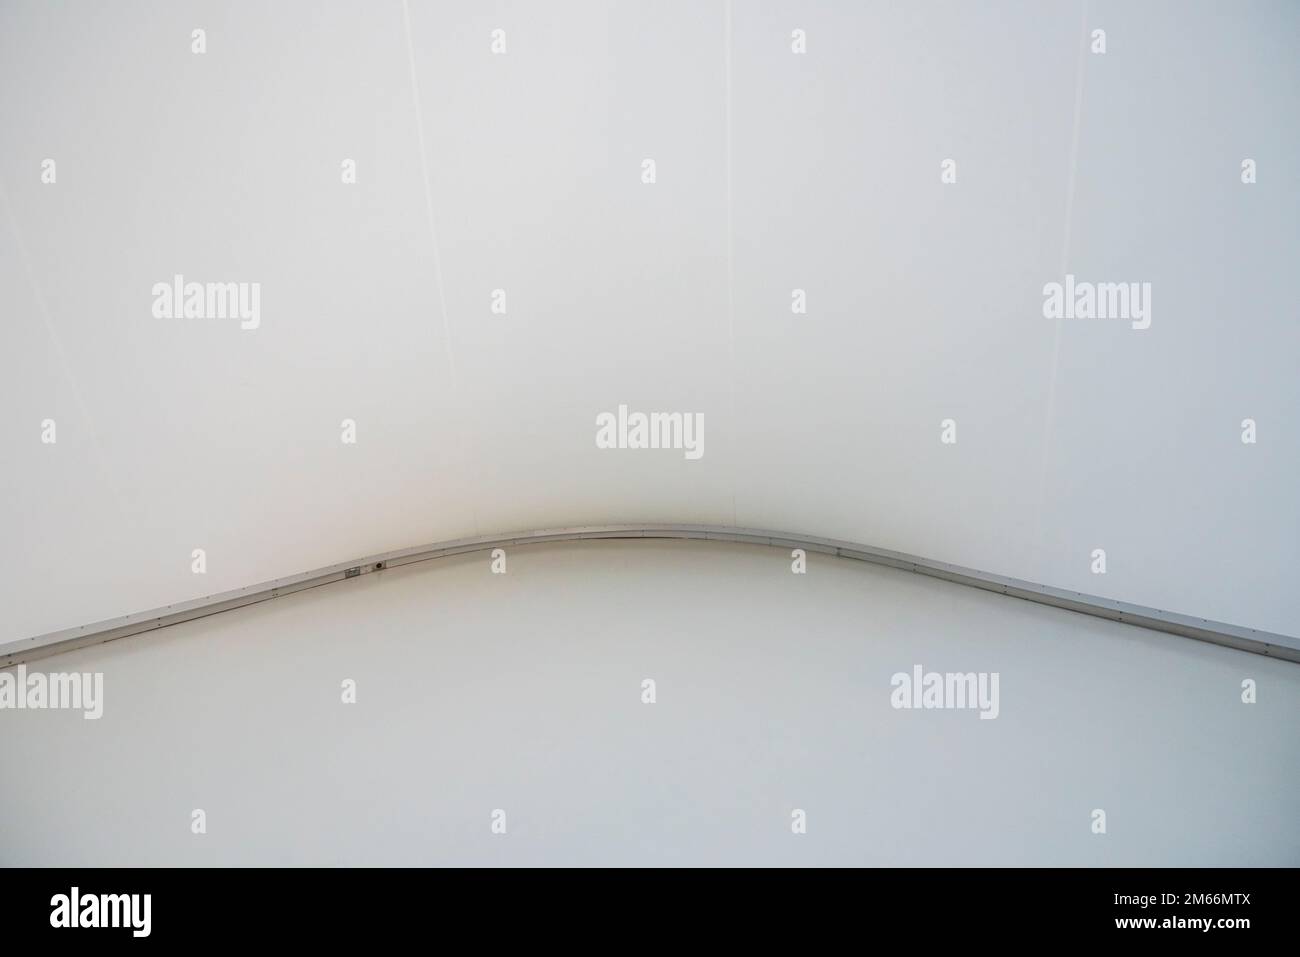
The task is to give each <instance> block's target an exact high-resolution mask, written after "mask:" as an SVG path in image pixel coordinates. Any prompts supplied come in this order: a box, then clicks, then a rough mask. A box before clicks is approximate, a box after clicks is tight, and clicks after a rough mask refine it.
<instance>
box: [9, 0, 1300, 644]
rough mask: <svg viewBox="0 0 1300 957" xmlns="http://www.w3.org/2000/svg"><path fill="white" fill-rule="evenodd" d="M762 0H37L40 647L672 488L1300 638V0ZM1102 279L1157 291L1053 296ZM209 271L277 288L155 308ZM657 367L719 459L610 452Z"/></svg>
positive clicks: (611, 511)
mask: <svg viewBox="0 0 1300 957" xmlns="http://www.w3.org/2000/svg"><path fill="white" fill-rule="evenodd" d="M733 7H734V8H733V10H732V14H731V18H730V22H731V36H730V38H728V37H727V36H726V34H725V30H724V24H725V22H726V19H725V17H724V6H723V4H721V3H698V2H694V0H662V2H655V3H626V4H607V3H598V2H574V3H547V4H534V3H517V4H500V5H490V4H483V3H479V2H471V0H464V2H450V3H446V2H439V3H432V4H430V3H419V2H415V3H412V4H411V12H410V31H409V35H408V31H407V28H406V22H405V20H404V17H403V12H402V7H401V5H400V4H399V3H374V2H369V0H367V2H364V3H363V2H354V3H342V2H339V3H330V4H326V5H321V4H316V3H306V2H286V3H277V4H274V5H266V4H261V3H233V4H228V3H220V4H217V3H211V4H209V3H194V4H166V5H162V6H159V5H156V4H145V3H114V4H112V5H104V4H95V3H74V4H68V5H58V6H53V5H50V4H47V3H44V2H39V3H38V2H9V3H6V4H4V6H3V9H0V190H2V192H3V195H4V197H5V199H4V203H3V205H2V207H0V310H3V314H2V316H0V337H2V338H0V404H2V405H3V408H4V409H5V414H4V415H3V416H0V449H2V450H3V468H0V538H2V539H3V541H4V543H5V547H4V548H3V549H0V608H3V615H2V616H0V629H2V630H0V640H7V639H16V638H22V637H26V636H29V635H33V634H37V633H41V632H45V631H50V630H54V629H58V628H62V627H66V626H70V625H78V624H81V623H84V622H88V621H92V620H96V619H100V618H106V617H111V616H115V615H119V614H125V613H130V612H134V611H137V610H140V609H143V608H149V607H153V606H157V605H162V604H166V603H168V602H173V601H182V600H185V599H188V598H192V597H196V596H201V595H205V594H209V593H213V592H217V591H222V590H225V589H229V588H233V587H238V586H241V585H245V584H249V583H251V582H256V581H262V580H266V579H269V578H275V577H279V576H283V575H288V574H293V573H295V572H298V571H301V570H302V569H305V568H311V567H317V566H320V565H325V564H329V563H332V562H335V561H341V560H344V559H347V558H349V557H352V556H355V555H361V554H367V553H373V552H378V551H383V550H386V549H391V548H398V547H402V546H406V545H414V544H417V543H420V542H427V541H436V540H440V539H447V538H453V537H456V536H459V535H468V534H475V533H478V532H488V531H504V530H509V529H515V528H529V527H543V526H556V525H573V524H584V523H598V522H638V521H643V522H654V521H665V522H667V521H672V522H690V521H699V522H717V523H727V524H732V523H734V524H740V525H749V526H756V527H774V528H794V529H800V530H803V531H806V532H808V533H810V534H821V535H826V536H834V537H841V538H846V539H852V540H857V541H863V542H868V543H871V544H874V545H878V546H880V547H885V548H896V549H899V550H903V551H908V552H912V553H916V554H922V555H927V556H931V557H934V558H936V559H939V560H944V561H950V562H955V563H959V564H964V565H970V566H973V567H978V568H983V569H987V570H989V571H992V572H997V573H1002V574H1008V575H1015V576H1018V577H1022V578H1027V579H1030V580H1034V581H1041V582H1044V583H1048V584H1053V585H1057V586H1060V587H1065V588H1075V589H1078V590H1081V591H1088V592H1094V593H1099V594H1102V595H1105V596H1108V597H1112V598H1117V599H1122V600H1127V601H1132V602H1136V603H1139V604H1145V605H1150V606H1152V607H1157V608H1165V609H1170V610H1175V611H1179V612H1184V613H1187V614H1192V615H1202V616H1205V617H1208V618H1213V619H1218V620H1223V621H1229V622H1234V623H1238V624H1242V625H1247V626H1253V627H1258V628H1263V629H1268V630H1273V631H1279V632H1284V633H1289V634H1297V633H1300V589H1296V588H1295V587H1294V582H1293V578H1294V570H1295V569H1296V568H1297V567H1300V496H1298V495H1297V494H1296V487H1297V483H1296V476H1297V474H1300V440H1297V435H1298V434H1300V420H1298V416H1300V377H1297V376H1296V375H1295V368H1294V364H1295V356H1296V355H1298V354H1300V325H1297V323H1296V315H1295V296H1294V276H1293V274H1294V264H1295V262H1296V261H1297V260H1298V259H1300V236H1298V235H1297V230H1296V223H1297V222H1300V178H1298V177H1300V173H1298V169H1297V165H1296V162H1295V157H1296V156H1298V155H1300V129H1298V128H1297V125H1296V124H1295V123H1294V117H1295V115H1296V114H1297V108H1296V107H1297V101H1298V99H1300V96H1298V91H1300V61H1297V59H1296V57H1295V56H1294V49H1293V47H1294V39H1295V36H1296V31H1297V26H1298V25H1300V24H1298V18H1300V10H1298V8H1297V7H1296V5H1295V4H1293V3H1287V2H1280V3H1252V4H1248V5H1242V6H1238V7H1234V8H1233V9H1232V10H1227V9H1226V8H1224V7H1222V6H1221V5H1219V4H1212V3H1190V4H1189V3H1172V2H1171V3H1164V2H1152V3H1143V4H1137V5H1135V4H1112V3H1092V4H1089V5H1088V6H1087V8H1086V9H1087V14H1086V16H1085V14H1084V9H1085V8H1084V7H1083V5H1082V4H1081V3H1073V2H1071V3H1039V2H1025V3H1011V2H1002V3H996V4H992V5H980V6H976V5H971V4H968V3H935V4H925V5H918V4H911V3H907V4H903V3H897V4H895V3H882V4H861V3H842V4H823V3H783V4H763V3H736V4H734V5H733ZM1093 25H1097V26H1102V27H1104V28H1105V29H1106V30H1107V34H1108V46H1109V49H1108V52H1107V53H1106V55H1105V56H1093V55H1090V54H1089V55H1086V56H1084V57H1083V59H1082V61H1080V57H1079V51H1080V49H1081V44H1082V43H1083V42H1084V39H1085V36H1086V32H1087V30H1088V28H1090V27H1091V26H1093ZM200 26H201V27H203V28H204V29H206V30H207V33H208V52H207V53H206V54H204V55H202V56H195V55H193V54H192V53H191V52H190V31H191V30H192V29H193V28H195V27H200ZM795 27H799V28H802V29H805V30H806V31H807V34H808V37H809V41H808V42H809V47H808V49H809V52H808V54H807V55H805V56H794V55H792V54H791V53H790V50H789V36H790V31H791V30H792V29H793V28H795ZM495 28H501V29H505V30H506V32H507V36H508V41H509V53H508V54H507V55H505V56H493V55H492V54H491V53H490V40H491V38H490V32H491V30H493V29H495ZM408 42H409V48H410V50H411V51H412V53H413V57H410V58H408ZM728 46H729V48H730V50H731V54H730V71H731V75H730V82H728V78H727V75H726V64H727V62H728V60H727V57H726V56H725V55H724V54H725V51H726V49H727V48H728ZM412 59H413V61H414V70H413V73H414V86H413V77H412ZM1081 62H1082V72H1081V73H1080V63H1081ZM1080 82H1082V87H1080V86H1079V85H1078V84H1079V83H1080ZM728 89H730V96H731V100H730V109H728V106H727V97H726V93H727V90H728ZM1080 90H1082V92H1080ZM417 91H418V103H419V109H418V110H417V108H416V103H417V96H416V93H417ZM1076 103H1079V104H1081V106H1080V111H1079V112H1078V114H1077V116H1076V111H1075V107H1076ZM417 124H418V126H417ZM1076 129H1077V131H1078V134H1077V143H1078V146H1077V151H1076V152H1074V153H1072V144H1073V143H1074V142H1075V131H1076ZM421 133H422V136H423V139H424V144H425V149H424V156H423V160H422V159H421V151H420V147H419V140H420V135H421ZM728 135H730V142H731V148H730V163H729V164H728V161H727V157H728V149H727V142H728ZM1246 156H1250V157H1254V158H1255V159H1256V160H1257V161H1258V163H1259V171H1260V172H1259V182H1258V183H1257V184H1256V185H1254V186H1243V185H1242V184H1241V183H1240V181H1239V170H1240V162H1241V159H1242V158H1243V157H1246ZM47 157H52V158H54V159H56V160H57V162H58V174H59V178H58V183H57V184H56V185H53V186H47V185H43V184H42V183H41V182H40V179H39V177H40V163H41V161H42V160H43V159H44V158H47ZM345 157H350V158H353V159H355V160H356V161H357V164H358V176H359V180H358V183H357V184H356V185H354V186H345V185H342V184H341V183H340V177H339V169H340V165H339V164H340V163H341V161H342V160H343V159H344V158H345ZM646 157H653V158H654V159H655V160H656V162H657V164H658V182H657V183H656V184H655V185H654V186H652V187H651V186H645V185H642V184H641V183H640V181H639V176H640V164H641V161H642V159H643V158H646ZM947 157H953V158H955V159H956V160H957V161H958V171H959V177H958V183H957V184H956V185H953V186H944V185H942V184H941V183H940V182H939V163H940V162H941V161H942V160H943V159H945V158H947ZM1071 171H1073V177H1072V175H1071ZM426 182H427V184H428V189H429V190H430V195H431V197H432V208H433V228H432V229H431V224H430V217H429V215H428V211H427V206H426V202H425V195H426V194H425V189H426ZM1071 182H1073V183H1074V187H1073V191H1071V188H1070V184H1071ZM728 196H730V197H731V201H730V203H728ZM1067 210H1068V211H1069V214H1068V223H1067ZM1067 227H1068V228H1067ZM435 231H436V239H437V244H436V247H435V243H434V236H435ZM729 250H730V251H731V254H730V260H729V255H728V251H729ZM435 254H436V259H437V261H438V262H439V264H440V266H441V283H438V282H436V281H435V278H436V277H435V273H434V263H435ZM729 262H730V265H729ZM1064 271H1070V272H1074V273H1076V274H1078V275H1079V276H1080V277H1081V278H1084V279H1091V280H1097V281H1149V282H1152V283H1153V285H1154V293H1153V300H1154V316H1153V324H1152V327H1151V329H1149V330H1147V331H1145V332H1135V331H1132V330H1130V329H1128V328H1127V326H1126V324H1124V323H1122V322H1119V323H1115V322H1077V323H1072V322H1066V323H1063V324H1061V325H1060V327H1059V329H1058V328H1057V326H1056V324H1054V323H1053V322H1051V321H1050V320H1046V319H1044V318H1043V316H1042V312H1041V307H1042V294H1041V289H1042V286H1043V284H1044V283H1046V282H1049V281H1057V280H1060V279H1061V276H1062V273H1063V272H1064ZM177 272H180V273H183V274H185V275H186V276H187V277H189V278H192V279H196V280H200V281H226V280H229V281H247V282H253V281H256V282H260V283H262V289H263V295H262V324H261V327H260V328H259V329H257V330H256V331H241V330H239V329H238V328H236V327H235V326H234V325H233V324H232V323H228V322H227V323H222V322H219V321H218V322H208V321H186V320H160V319H155V318H153V317H152V315H151V312H150V307H151V302H152V300H151V294H150V289H151V286H152V284H153V283H155V282H158V281H160V280H167V279H169V278H170V277H171V276H172V275H173V274H175V273H177ZM495 288H504V289H506V290H507V292H508V297H509V298H508V303H509V312H508V315H507V316H504V317H500V316H493V315H491V313H490V312H489V302H490V294H491V291H492V290H493V289H495ZM793 288H804V289H806V290H807V291H808V297H809V298H808V301H809V313H808V315H806V316H794V315H791V314H790V311H789V303H790V290H791V289H793ZM729 303H730V306H729ZM444 313H445V315H444ZM445 330H446V331H445ZM448 333H449V334H448ZM1058 337H1059V338H1058ZM1053 384H1054V385H1053ZM621 402H622V403H627V404H629V405H631V406H632V407H633V408H641V409H652V410H653V409H662V410H680V411H691V412H702V413H704V415H705V417H706V421H707V429H706V432H707V439H706V444H707V450H706V454H705V457H704V458H703V459H702V460H700V461H698V462H687V461H684V460H683V459H682V457H681V456H680V454H674V453H671V452H663V453H645V454H641V453H621V452H610V451H600V450H597V449H596V448H595V445H594V442H593V435H594V420H595V416H596V414H597V413H598V412H601V411H605V410H610V409H613V408H615V407H616V406H617V405H618V404H619V403H621ZM947 417H952V418H955V419H956V420H957V422H958V430H959V431H958V436H959V441H958V444H957V445H956V446H943V445H941V444H940V443H939V441H938V437H939V423H940V421H941V420H942V419H944V418H947ZM1246 417H1252V418H1254V419H1256V420H1257V422H1258V423H1259V443H1258V444H1257V445H1255V446H1243V445H1242V444H1241V442H1240V441H1239V434H1240V426H1239V423H1240V421H1241V420H1242V419H1243V418H1246ZM45 418H54V419H55V420H57V422H58V429H59V442H58V444H57V445H55V446H47V445H42V444H41V443H40V441H39V437H40V431H41V429H40V423H41V421H42V420H43V419H45ZM344 418H353V419H355V420H356V422H357V424H358V436H359V441H358V444H357V445H355V446H345V445H342V444H341V443H340V441H339V423H340V421H341V420H342V419H344ZM195 548H204V549H206V550H207V555H208V572H207V574H206V576H202V577H200V576H196V575H193V574H192V573H191V571H190V562H191V558H190V555H191V552H192V550H193V549H195ZM1094 548H1105V549H1106V550H1107V555H1108V573H1107V574H1106V575H1105V576H1094V575H1092V574H1090V572H1089V564H1090V554H1091V552H1092V550H1093V549H1094Z"/></svg>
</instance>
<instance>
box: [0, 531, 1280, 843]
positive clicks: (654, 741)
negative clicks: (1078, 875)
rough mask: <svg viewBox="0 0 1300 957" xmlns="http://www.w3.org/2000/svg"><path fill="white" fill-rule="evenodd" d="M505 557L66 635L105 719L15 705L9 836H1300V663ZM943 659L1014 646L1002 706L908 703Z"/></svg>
mask: <svg viewBox="0 0 1300 957" xmlns="http://www.w3.org/2000/svg"><path fill="white" fill-rule="evenodd" d="M508 562H509V564H508V572H507V574H505V575H493V574H492V573H491V572H490V570H489V560H488V556H485V555H476V556H468V557H464V558H452V559H447V560H445V561H441V562H438V563H429V564H422V565H415V566H408V567H406V568H399V569H393V570H390V571H385V572H382V573H379V574H376V575H370V576H365V577H363V578H359V579H356V580H354V581H350V582H345V583H340V584H337V585H330V586H326V587H324V588H321V589H316V590H314V591H312V592H307V593H302V594H299V595H295V596H291V597H288V598H284V599H281V600H279V601H276V602H272V603H268V604H264V605H259V606H255V607H251V608H245V609H241V610H239V611H235V612H231V613H230V614H226V615H221V616H217V617H214V618H209V619H205V620H203V621H198V622H192V623H189V624H185V625H178V626H176V627H173V628H168V629H166V630H164V631H162V632H159V633H156V634H153V635H148V636H140V637H138V638H133V639H130V640H129V641H123V642H116V643H111V644H107V645H102V646H98V647H96V648H94V649H86V650H83V651H78V652H73V653H70V654H68V655H64V656H61V657H60V658H58V659H53V660H52V661H47V662H43V663H42V665H43V666H50V665H52V664H53V662H57V667H58V668H60V669H62V670H74V669H75V670H91V671H102V672H103V673H104V675H105V678H104V680H105V689H104V696H105V706H104V716H103V718H101V719H100V720H98V721H86V720H83V719H82V717H81V716H80V714H77V713H71V712H48V711H47V712H33V711H23V712H16V711H5V712H0V768H3V769H4V775H5V781H4V787H2V788H0V863H6V864H104V865H109V864H232V865H233V864H462V865H476V864H668V863H675V864H900V865H912V864H952V865H964V864H1044V865H1062V864H1077V865H1102V864H1120V865H1179V864H1189V865H1190V864H1206V865H1260V864H1271V865H1292V866H1294V865H1295V864H1297V863H1300V830H1298V829H1297V824H1296V817H1295V813H1294V810H1295V809H1294V800H1293V795H1294V794H1295V793H1296V792H1297V790H1298V789H1300V740H1298V739H1297V737H1296V735H1295V733H1294V720H1293V718H1294V715H1295V713H1296V709H1297V706H1298V705H1300V669H1297V668H1296V667H1295V666H1294V665H1291V664H1288V663H1285V662H1279V661H1273V660H1269V659H1266V658H1262V657H1259V656H1256V655H1248V654H1243V653H1240V652H1233V651H1229V650H1227V649H1223V648H1217V647H1214V646H1211V645H1207V644H1203V643H1201V642H1193V641H1183V640H1174V639H1170V638H1168V637H1167V636H1162V635H1154V634H1150V633H1146V632H1143V631H1141V630H1139V629H1134V628H1131V627H1127V626H1122V625H1116V624H1111V623H1108V622H1102V621H1098V620H1096V619H1091V618H1086V617H1083V616H1080V615H1074V614H1070V613H1068V612H1064V611H1059V610H1056V609H1051V608H1045V607H1041V606H1035V605H1031V604H1028V603H1026V602H1019V601H1014V600H1010V599H1006V598H1002V597H999V596H996V595H990V594H986V593H982V592H979V591H976V590H973V589H970V588H963V587H960V586H956V585H950V584H947V583H943V582H938V581H933V580H928V579H923V578H920V577H918V576H916V575H912V574H909V573H906V572H896V571H892V570H889V569H882V568H877V567H872V566H867V565H863V564H862V563H859V562H850V561H845V560H840V559H833V558H829V557H825V556H819V555H810V556H809V567H808V573H807V574H806V575H803V576H796V575H792V574H791V573H790V566H789V559H788V557H787V556H786V555H784V554H783V553H782V552H780V551H778V550H776V549H771V548H766V547H757V546H742V545H722V544H716V543H703V542H694V543H684V542H651V541H639V542H629V543H613V542H582V543H568V544H561V545H537V546H529V547H527V548H520V549H514V550H512V551H511V552H510V553H509V556H508ZM914 664H921V665H923V666H924V667H925V668H926V669H927V670H938V671H997V672H999V674H1000V714H999V717H998V718H997V719H996V720H991V721H990V720H980V719H979V718H978V716H977V713H976V712H974V711H896V710H894V709H893V708H891V707H890V704H889V695H890V691H891V688H890V678H891V676H892V675H893V674H894V673H895V672H898V671H908V670H910V669H911V667H912V666H913V665H914ZM646 677H652V678H654V679H655V680H656V682H657V691H658V702H657V703H656V704H654V705H650V706H648V705H643V704H641V703H640V700H639V698H640V690H641V686H640V682H641V680H642V679H643V678H646ZM1245 677H1251V678H1254V679H1255V680H1256V681H1257V683H1258V692H1259V700H1258V703H1257V704H1254V705H1245V704H1242V703H1241V701H1240V683H1241V680H1242V679H1243V678H1245ZM344 678H353V679H355V680H356V681H357V683H358V702H357V704H355V705H344V704H341V703H340V700H339V698H340V682H341V681H342V680H343V679H344ZM194 808H202V809H204V810H205V811H206V812H207V820H208V833H207V834H205V835H202V836H196V835H193V834H191V833H190V812H191V810H192V809H194ZM494 808H503V809H505V810H506V811H507V815H508V818H507V819H508V824H509V832H508V834H507V835H506V836H504V837H501V836H493V835H492V834H491V833H490V830H489V822H490V817H489V816H490V814H491V811H492V810H493V809H494ZM793 808H803V809H804V810H806V811H807V812H808V833H807V835H806V836H803V837H795V836H793V835H792V834H791V833H790V811H791V809H793ZM1094 808H1103V809H1105V811H1106V812H1107V815H1108V826H1109V832H1108V833H1107V834H1106V835H1105V836H1094V835H1093V834H1091V832H1090V821H1091V818H1090V813H1091V811H1092V809H1094Z"/></svg>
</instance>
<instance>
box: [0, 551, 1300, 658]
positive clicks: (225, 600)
mask: <svg viewBox="0 0 1300 957" xmlns="http://www.w3.org/2000/svg"><path fill="white" fill-rule="evenodd" d="M589 538H592V539H608V538H684V539H705V540H708V541H721V542H747V543H750V544H755V545H772V546H775V547H778V548H802V549H805V550H806V551H810V552H821V553H824V554H827V555H837V556H839V557H840V558H852V559H857V560H858V561H864V562H871V563H872V564H875V565H888V566H889V567H891V568H901V569H905V570H906V571H911V572H916V573H917V574H920V575H928V576H930V577H931V578H941V579H943V580H944V581H950V582H956V583H957V584H960V585H969V586H971V587H974V588H982V589H984V590H985V591H992V592H997V593H999V594H1002V595H1009V596H1011V597H1013V598H1023V599H1025V600H1026V601H1033V602H1038V603H1039V604H1042V605H1052V606H1054V607H1056V608H1065V609H1068V610H1069V611H1076V612H1080V613H1082V614H1085V615H1093V616H1095V617H1097V618H1106V619H1109V620H1111V621H1119V622H1124V623H1125V624H1130V625H1138V626H1140V627H1143V628H1149V629H1151V630H1153V631H1162V632H1166V633H1168V634H1171V635H1180V636H1182V637H1184V638H1195V639H1197V640H1198V641H1208V642H1212V643H1213V644H1216V645H1224V646H1226V647H1228V648H1236V649H1238V650H1240V651H1249V652H1253V653H1255V654H1259V655H1268V656H1269V657H1271V658H1282V659H1284V660H1286V661H1294V662H1300V638H1295V637H1291V636H1289V635H1279V634H1274V633H1272V632H1267V631H1259V630H1257V629H1255V628H1245V627H1243V626H1241V625H1229V624H1225V623H1224V622H1219V621H1210V620H1208V619H1205V618H1194V617H1192V616H1190V615H1180V614H1176V613H1174V612H1169V611H1161V610H1160V609H1156V608H1146V607H1144V606H1142V605H1131V604H1129V603H1127V602H1122V601H1114V600H1112V599H1109V598H1099V597H1097V596H1095V595H1086V594H1083V593H1082V592H1076V591H1067V590H1065V589H1063V588H1053V587H1052V586H1050V585H1039V584H1037V583H1035V582H1029V581H1023V580H1022V579H1018V578H1007V577H1005V576H1002V575H994V574H992V573H990V572H983V571H979V570H978V569H974V568H963V567H962V566H960V565H950V564H948V563H946V562H939V561H934V560H932V559H929V558H920V557H918V556H916V555H908V554H905V553H903V552H894V551H889V550H887V549H883V548H873V547H871V546H870V545H859V544H856V543H854V542H844V541H838V540H836V539H830V538H817V537H814V536H811V535H799V534H794V533H789V532H772V531H764V530H762V529H755V528H734V527H730V526H724V525H591V526H580V527H575V528H552V529H541V530H539V531H534V532H522V533H515V534H510V535H482V536H479V537H477V538H462V539H457V540H456V541H450V542H438V543H435V544H432V545H420V546H417V547H415V548H406V549H402V550H400V551H395V552H386V553H385V554H383V555H372V556H371V557H369V558H362V559H359V560H357V561H354V562H344V563H342V564H339V565H330V566H328V567H326V568H317V569H315V570H314V571H309V572H303V573H301V574H298V575H290V576H289V577H287V578H278V579H276V580H275V581H269V582H263V583H262V584H260V585H249V586H248V587H246V588H238V589H235V590H233V591H227V592H222V593H220V594H217V595H209V596H207V597H206V598H197V599H194V600H193V601H187V602H182V603H180V604H176V605H167V606H166V607H163V608H154V609H152V610H150V611H142V612H137V613H136V614H133V615H124V616H122V617H121V618H110V619H108V620H106V621H99V622H95V623H93V624H89V625H80V626H77V627H73V628H65V629H63V630H62V631H53V632H50V633H49V634H45V635H37V636H35V637H33V638H23V639H20V640H18V641H11V642H6V643H3V644H0V668H3V667H7V666H9V665H16V664H19V663H22V662H28V661H35V660H38V659H40V658H48V657H49V656H51V655H57V654H61V653H62V652H65V651H71V650H73V649H74V648H83V647H85V646H87V645H96V644H100V643H102V642H105V641H113V640H115V639H118V638H126V637H128V636H130V635H139V634H143V633H145V632H149V631H156V630H157V629H159V628H166V627H167V626H168V625H176V624H179V623H181V622H183V621H192V620H193V619H195V618H203V617H206V616H207V615H215V614H218V613H220V612H223V611H230V610H232V609H235V608H242V607H243V606H245V605H252V604H256V603H257V602H260V601H267V600H268V599H271V598H279V597H280V596H281V595H291V594H293V593H294V592H297V591H303V590H304V589H307V588H315V587H316V586H317V585H327V584H329V583H330V582H336V581H343V580H345V579H348V578H356V577H357V576H360V575H369V574H372V573H374V572H377V571H382V570H383V569H385V568H394V567H396V566H398V565H410V564H412V563H414V562H423V561H428V560H430V559H433V558H444V557H446V556H448V555H460V554H464V553H465V552H478V551H485V550H487V549H492V548H504V547H507V546H512V545H529V544H534V543H537V542H566V541H577V540H581V539H589Z"/></svg>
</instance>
